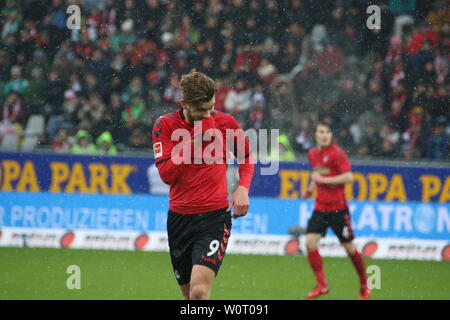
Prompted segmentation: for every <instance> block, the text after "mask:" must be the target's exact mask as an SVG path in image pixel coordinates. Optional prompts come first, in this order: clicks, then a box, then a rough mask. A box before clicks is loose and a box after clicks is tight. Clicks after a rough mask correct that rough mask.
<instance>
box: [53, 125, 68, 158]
mask: <svg viewBox="0 0 450 320" xmlns="http://www.w3.org/2000/svg"><path fill="white" fill-rule="evenodd" d="M71 148H72V144H71V143H70V141H69V132H68V131H67V129H64V128H61V129H59V130H58V133H57V134H56V137H55V139H54V140H53V150H54V151H55V152H56V153H69V152H70V150H71Z"/></svg>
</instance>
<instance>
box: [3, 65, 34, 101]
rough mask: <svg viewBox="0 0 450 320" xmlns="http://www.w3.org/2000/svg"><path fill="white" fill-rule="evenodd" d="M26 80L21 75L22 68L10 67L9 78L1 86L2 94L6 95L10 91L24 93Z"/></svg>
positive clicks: (26, 86)
mask: <svg viewBox="0 0 450 320" xmlns="http://www.w3.org/2000/svg"><path fill="white" fill-rule="evenodd" d="M28 85H29V83H28V80H27V79H24V78H23V77H22V70H21V68H20V67H19V66H13V67H12V68H11V79H10V80H9V81H7V82H6V83H5V86H4V87H3V95H5V96H6V95H8V94H9V93H10V92H11V91H16V92H18V93H20V94H24V93H25V91H26V90H27V88H28Z"/></svg>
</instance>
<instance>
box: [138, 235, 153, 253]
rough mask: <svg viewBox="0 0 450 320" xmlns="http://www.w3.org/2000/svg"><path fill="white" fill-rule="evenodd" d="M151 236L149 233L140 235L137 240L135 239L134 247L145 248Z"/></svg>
mask: <svg viewBox="0 0 450 320" xmlns="http://www.w3.org/2000/svg"><path fill="white" fill-rule="evenodd" d="M149 240H150V237H149V236H148V235H147V234H141V235H139V236H138V237H137V238H136V240H134V248H135V249H136V250H143V249H144V248H145V246H146V245H147V243H148V242H149Z"/></svg>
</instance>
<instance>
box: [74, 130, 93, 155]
mask: <svg viewBox="0 0 450 320" xmlns="http://www.w3.org/2000/svg"><path fill="white" fill-rule="evenodd" d="M75 138H76V143H75V144H74V145H73V146H72V148H71V150H70V151H71V153H73V154H90V155H94V154H97V148H96V147H95V145H94V144H93V143H92V142H91V135H90V134H89V133H88V132H87V131H86V130H78V132H77V134H76V135H75Z"/></svg>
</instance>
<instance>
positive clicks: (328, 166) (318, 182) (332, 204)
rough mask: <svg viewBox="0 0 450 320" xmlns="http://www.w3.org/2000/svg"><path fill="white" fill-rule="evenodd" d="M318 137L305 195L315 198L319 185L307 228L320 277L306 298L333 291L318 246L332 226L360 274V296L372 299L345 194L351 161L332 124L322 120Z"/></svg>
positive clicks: (311, 256) (312, 260) (311, 257)
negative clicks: (336, 141)
mask: <svg viewBox="0 0 450 320" xmlns="http://www.w3.org/2000/svg"><path fill="white" fill-rule="evenodd" d="M315 139H316V148H313V149H311V150H310V151H309V152H308V160H309V163H310V165H311V168H312V171H313V173H312V175H311V180H312V182H311V184H310V186H309V188H308V190H306V191H305V192H304V193H303V194H302V197H303V198H309V197H311V195H312V193H313V190H314V188H315V187H316V188H317V197H316V201H315V205H314V211H313V213H312V216H311V218H310V219H309V221H308V226H307V228H306V248H307V250H308V261H309V263H310V265H311V268H312V270H313V272H314V275H315V277H316V280H317V285H316V286H315V288H314V289H313V290H312V291H311V292H309V293H308V294H307V295H306V297H307V298H316V297H318V296H320V295H324V294H328V293H329V292H330V289H329V288H328V285H327V282H326V279H325V274H324V272H323V267H322V257H321V256H320V253H319V251H318V248H317V245H318V243H319V241H320V239H321V238H322V237H323V236H325V233H326V230H327V228H328V227H331V228H332V229H333V231H334V233H335V234H336V236H337V237H338V239H339V241H340V243H341V245H342V246H343V247H344V248H345V250H346V252H347V254H348V256H349V258H350V259H351V261H352V263H353V265H354V267H355V269H356V272H357V273H358V276H359V283H360V293H359V298H360V299H369V298H370V289H369V288H368V286H367V277H366V270H365V266H364V260H363V257H362V255H361V253H359V251H358V250H357V249H356V246H355V245H354V243H353V239H354V235H353V229H352V225H351V222H350V213H349V209H348V205H347V201H346V199H345V193H344V186H345V184H346V183H350V182H352V181H353V176H352V167H351V164H350V162H349V160H348V157H347V154H346V153H345V151H344V150H342V149H341V148H340V147H339V146H338V145H336V144H335V143H333V134H332V132H331V128H330V127H329V125H327V124H325V123H319V124H318V125H317V126H316V131H315Z"/></svg>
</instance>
